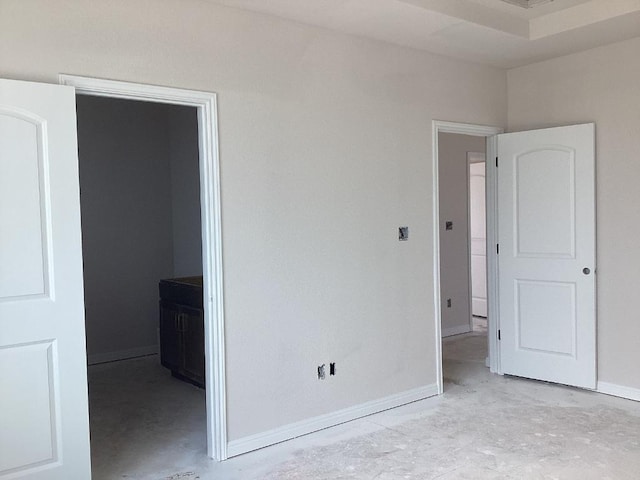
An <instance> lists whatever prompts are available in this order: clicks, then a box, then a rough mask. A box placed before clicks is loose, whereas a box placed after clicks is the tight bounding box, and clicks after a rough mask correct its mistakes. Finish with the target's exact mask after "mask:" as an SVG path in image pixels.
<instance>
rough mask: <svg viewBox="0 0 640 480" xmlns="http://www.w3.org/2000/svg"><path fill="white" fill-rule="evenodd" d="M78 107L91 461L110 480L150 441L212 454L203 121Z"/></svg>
mask: <svg viewBox="0 0 640 480" xmlns="http://www.w3.org/2000/svg"><path fill="white" fill-rule="evenodd" d="M76 110H77V125H78V128H77V131H78V154H79V155H78V158H79V173H80V189H81V198H80V206H81V214H82V239H83V242H82V245H83V247H82V251H83V263H84V269H83V270H84V287H85V288H84V291H85V325H86V335H87V358H88V363H89V369H88V377H89V412H90V427H91V442H92V449H91V452H92V465H93V471H94V475H95V476H96V477H97V478H106V477H111V476H116V475H117V476H120V474H121V473H122V474H126V473H125V472H127V473H129V472H130V470H129V469H130V468H132V467H131V466H129V465H127V463H128V462H129V459H128V456H129V455H128V454H127V452H135V451H139V450H140V447H141V445H145V448H150V449H155V450H165V449H168V446H169V445H176V444H178V445H184V446H183V447H182V448H183V449H184V450H187V451H188V450H193V452H198V451H200V452H202V453H204V451H206V431H204V430H205V425H206V407H205V392H204V378H205V374H204V321H203V319H204V315H203V304H202V272H203V269H202V241H201V239H202V233H201V220H200V218H201V215H200V189H199V183H200V182H199V176H200V173H199V157H198V121H197V111H196V109H195V108H193V107H185V106H180V105H168V104H159V103H151V102H140V101H134V100H124V99H114V98H105V97H95V96H87V95H78V96H77V98H76ZM159 299H160V308H158V300H159ZM158 319H160V321H158ZM158 339H159V340H160V341H159V342H158ZM164 367H166V368H164ZM170 373H171V374H173V377H172V376H171V375H170ZM174 377H175V378H180V379H182V380H184V381H189V382H190V383H192V384H195V385H197V386H199V387H200V388H199V389H198V388H192V387H190V386H187V385H186V384H183V383H182V382H178V381H176V380H175V379H174ZM116 445H117V446H118V448H114V446H116Z"/></svg>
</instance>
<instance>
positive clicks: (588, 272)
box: [582, 267, 591, 275]
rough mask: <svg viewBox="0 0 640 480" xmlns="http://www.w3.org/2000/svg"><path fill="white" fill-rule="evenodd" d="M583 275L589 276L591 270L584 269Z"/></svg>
mask: <svg viewBox="0 0 640 480" xmlns="http://www.w3.org/2000/svg"><path fill="white" fill-rule="evenodd" d="M582 273H584V274H585V275H589V274H590V273H591V270H590V269H589V268H587V267H584V268H583V269H582Z"/></svg>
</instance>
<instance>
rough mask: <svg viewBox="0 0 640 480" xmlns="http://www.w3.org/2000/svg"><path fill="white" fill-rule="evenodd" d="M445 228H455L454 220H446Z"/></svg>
mask: <svg viewBox="0 0 640 480" xmlns="http://www.w3.org/2000/svg"><path fill="white" fill-rule="evenodd" d="M444 228H445V230H453V222H449V221H447V222H445V223H444Z"/></svg>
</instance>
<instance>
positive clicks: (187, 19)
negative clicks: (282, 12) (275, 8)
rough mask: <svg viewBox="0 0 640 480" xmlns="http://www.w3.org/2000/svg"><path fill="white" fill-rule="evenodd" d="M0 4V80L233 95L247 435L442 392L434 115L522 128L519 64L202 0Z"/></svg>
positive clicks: (236, 414) (237, 434)
mask: <svg viewBox="0 0 640 480" xmlns="http://www.w3.org/2000/svg"><path fill="white" fill-rule="evenodd" d="M0 9H1V10H2V15H0V46H1V47H0V76H3V77H9V78H18V79H27V80H36V81H44V82H54V83H55V82H57V75H58V74H59V73H61V72H64V73H71V74H77V75H86V76H93V77H103V78H111V79H120V80H127V81H136V82H144V83H150V84H160V85H169V86H174V87H184V88H192V89H199V90H205V91H213V92H217V93H218V95H219V97H218V100H219V118H220V154H221V182H222V210H223V211H222V228H223V249H224V253H223V263H224V288H225V298H224V303H225V320H226V338H225V342H226V348H227V351H226V366H227V380H228V382H227V388H228V389H227V405H228V417H227V418H228V428H229V436H230V439H232V440H235V439H240V438H242V437H246V436H248V435H252V434H257V433H260V432H264V431H268V430H271V429H274V428H277V427H280V426H283V425H286V424H290V423H292V422H297V421H301V420H304V419H307V418H310V417H314V416H317V415H321V414H325V413H328V412H333V411H336V410H339V409H342V408H346V407H350V406H354V405H358V404H362V403H364V402H368V401H372V400H377V399H381V398H385V397H388V396H390V395H394V394H398V393H402V392H406V391H408V390H411V389H415V388H419V387H424V386H430V385H433V384H435V382H436V359H435V351H434V349H435V330H434V305H433V283H432V279H433V275H432V272H433V262H432V252H433V245H432V238H433V231H432V213H431V212H432V208H433V204H432V196H431V185H432V161H431V122H432V120H434V119H439V120H450V121H461V122H469V123H479V124H492V125H504V124H505V122H506V95H505V92H506V75H505V72H504V71H501V70H498V69H494V68H490V67H484V66H479V65H475V64H470V63H464V62H461V61H456V60H451V59H447V58H443V57H439V56H436V55H431V54H428V53H423V52H419V51H414V50H410V49H405V48H401V47H396V46H391V45H387V44H384V43H380V42H376V41H371V40H366V39H362V38H356V37H350V36H347V35H342V34H338V33H334V32H330V31H327V30H323V29H318V28H314V27H310V26H305V25H302V24H296V23H292V22H288V21H285V20H281V19H277V18H274V17H268V16H262V15H258V14H251V13H246V12H242V11H240V10H236V9H230V8H224V7H219V6H216V5H213V4H211V3H208V2H206V1H200V0H180V1H178V0H112V1H109V2H95V1H89V0H74V1H72V0H59V1H56V2H50V1H46V0H30V1H28V2H25V1H23V0H0ZM401 225H408V226H409V227H410V240H409V241H408V242H398V239H397V229H398V226H401ZM330 361H335V362H337V370H338V375H336V376H335V377H330V378H329V379H327V380H325V381H322V382H321V381H318V379H317V377H316V367H317V365H319V364H322V363H328V362H330Z"/></svg>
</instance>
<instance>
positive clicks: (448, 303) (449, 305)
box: [447, 298, 451, 308]
mask: <svg viewBox="0 0 640 480" xmlns="http://www.w3.org/2000/svg"><path fill="white" fill-rule="evenodd" d="M447 308H451V299H450V298H447Z"/></svg>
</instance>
